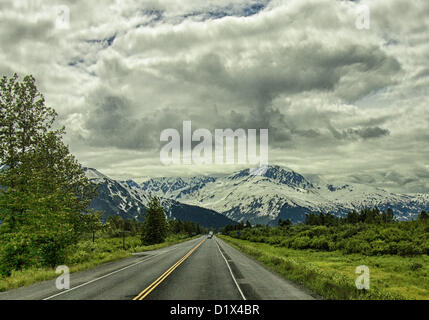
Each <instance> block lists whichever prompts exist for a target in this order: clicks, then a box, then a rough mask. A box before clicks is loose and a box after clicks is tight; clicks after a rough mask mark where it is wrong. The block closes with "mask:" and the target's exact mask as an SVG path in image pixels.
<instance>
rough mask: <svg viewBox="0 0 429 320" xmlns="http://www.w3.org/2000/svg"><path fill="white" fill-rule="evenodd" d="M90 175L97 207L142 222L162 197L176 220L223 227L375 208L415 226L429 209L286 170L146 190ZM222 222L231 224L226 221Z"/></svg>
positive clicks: (160, 183) (417, 197) (158, 184)
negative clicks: (203, 221) (150, 206)
mask: <svg viewBox="0 0 429 320" xmlns="http://www.w3.org/2000/svg"><path fill="white" fill-rule="evenodd" d="M86 172H87V176H88V177H89V178H90V179H91V181H93V182H94V183H96V184H98V185H100V188H99V190H100V191H101V194H100V195H99V197H98V198H97V199H95V200H94V202H93V205H92V206H93V207H94V208H97V209H104V210H105V211H106V212H110V213H118V214H120V215H121V216H123V217H137V218H140V217H141V214H142V213H143V212H144V211H145V204H147V202H148V200H149V199H150V197H152V196H158V197H160V199H161V202H162V204H163V206H164V207H165V209H166V212H167V215H168V216H169V217H171V218H178V216H179V215H184V214H185V213H187V214H188V213H189V212H193V214H191V215H192V217H188V218H189V219H196V217H197V216H200V215H202V216H203V217H205V218H206V217H207V215H209V214H211V215H212V218H211V219H209V218H207V219H208V220H207V221H209V220H210V221H212V220H215V221H217V222H218V224H222V223H227V222H231V221H236V222H246V221H247V220H249V221H250V222H251V223H252V224H270V225H274V224H277V221H278V219H282V220H284V219H290V220H291V221H292V222H294V223H298V222H303V221H304V219H305V215H306V214H308V213H310V212H325V213H326V212H330V213H332V214H334V215H337V216H344V215H346V214H347V213H348V212H350V211H351V210H360V209H362V208H373V207H378V208H379V209H380V210H385V209H387V208H392V209H393V212H394V214H395V216H396V217H397V219H398V220H410V219H414V218H416V217H417V216H418V214H419V213H420V212H421V211H422V210H428V209H429V195H428V194H412V195H410V194H397V193H391V192H388V191H386V190H383V189H381V188H377V187H374V186H370V185H363V184H356V183H353V184H351V183H343V184H341V183H340V184H338V183H337V184H333V183H329V182H327V181H325V180H324V179H322V178H320V177H319V176H317V175H311V176H304V175H301V174H299V173H297V172H295V171H293V170H291V169H289V168H286V167H280V166H267V167H266V168H264V170H260V172H259V173H256V174H255V172H253V171H252V170H250V169H245V170H241V171H237V172H234V173H232V174H226V175H222V176H216V177H214V176H195V177H161V178H151V179H148V180H146V181H144V182H143V183H140V184H139V183H137V182H135V181H133V180H127V181H115V180H112V179H110V178H108V177H106V176H104V175H102V174H100V173H99V172H98V171H96V170H95V169H86ZM179 212H181V213H180V214H179ZM189 214H190V213H189ZM219 216H221V217H223V218H226V219H227V220H222V221H221V220H220V217H219ZM205 218H204V219H205Z"/></svg>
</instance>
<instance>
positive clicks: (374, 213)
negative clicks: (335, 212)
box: [224, 209, 429, 256]
mask: <svg viewBox="0 0 429 320" xmlns="http://www.w3.org/2000/svg"><path fill="white" fill-rule="evenodd" d="M279 225H280V226H279V227H268V226H255V227H249V226H248V225H247V226H246V225H243V224H241V225H235V226H227V227H226V228H225V230H224V233H226V234H228V235H230V236H231V237H235V238H241V239H243V240H249V241H253V242H260V243H267V244H271V245H275V246H279V247H285V248H291V249H313V250H319V251H337V250H339V251H342V252H343V253H346V254H351V253H360V254H364V255H367V256H373V255H384V254H392V255H400V256H413V255H421V254H426V255H427V254H429V219H428V214H427V213H426V212H425V211H423V212H422V213H421V214H420V216H419V219H418V220H417V221H394V219H393V213H392V212H391V211H390V210H388V211H387V212H380V211H379V210H378V209H372V210H369V209H365V210H362V211H361V212H360V213H357V212H351V213H349V214H348V215H347V216H346V217H344V218H336V217H334V216H332V215H329V214H328V215H324V214H319V215H318V214H310V215H308V216H307V219H306V222H305V224H299V225H295V226H292V225H291V224H290V223H285V222H284V221H279Z"/></svg>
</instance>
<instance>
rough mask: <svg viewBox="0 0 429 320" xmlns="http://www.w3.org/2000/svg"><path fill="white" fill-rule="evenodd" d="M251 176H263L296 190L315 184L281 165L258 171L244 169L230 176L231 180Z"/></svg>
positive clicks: (266, 167) (262, 168)
mask: <svg viewBox="0 0 429 320" xmlns="http://www.w3.org/2000/svg"><path fill="white" fill-rule="evenodd" d="M250 176H261V177H265V178H268V179H270V180H272V181H273V182H276V183H278V184H283V185H288V186H290V187H294V188H309V187H313V184H312V183H311V182H309V181H308V180H307V179H306V178H304V176H302V175H300V174H299V173H297V172H295V171H293V170H292V169H289V168H287V167H282V166H279V165H269V166H263V167H261V168H256V169H244V170H241V171H239V172H237V173H234V174H232V175H231V176H229V179H231V180H235V179H240V178H247V177H250Z"/></svg>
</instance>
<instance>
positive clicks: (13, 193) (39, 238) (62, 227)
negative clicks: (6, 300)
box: [0, 75, 202, 277]
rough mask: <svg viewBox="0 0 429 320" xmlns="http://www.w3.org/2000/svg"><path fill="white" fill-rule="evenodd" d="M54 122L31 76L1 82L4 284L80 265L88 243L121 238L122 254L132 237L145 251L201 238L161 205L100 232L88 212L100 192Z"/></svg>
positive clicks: (0, 261)
mask: <svg viewBox="0 0 429 320" xmlns="http://www.w3.org/2000/svg"><path fill="white" fill-rule="evenodd" d="M56 117H57V114H56V112H55V110H54V109H52V108H50V107H47V106H46V105H45V100H44V97H43V95H42V94H41V93H40V92H39V91H38V89H37V88H36V84H35V79H34V78H33V77H32V76H26V77H24V78H23V80H22V81H20V80H19V78H18V76H17V75H14V76H13V77H11V78H7V77H3V78H2V79H1V80H0V167H1V168H2V169H0V277H2V276H3V277H8V276H10V275H11V274H12V273H13V272H14V271H17V270H25V269H32V268H52V267H54V266H57V265H59V264H64V263H73V262H75V261H78V260H80V258H79V257H78V256H77V257H76V252H83V251H81V250H79V246H80V245H81V244H82V241H86V239H87V237H88V236H90V238H91V239H88V240H90V241H92V243H96V236H101V237H102V238H108V237H110V238H114V237H121V238H122V241H121V242H122V247H123V249H125V246H126V242H125V240H124V238H125V237H126V236H130V235H131V236H136V235H139V236H138V238H140V245H148V244H157V243H162V242H164V241H165V240H166V239H167V237H171V236H172V235H181V236H183V235H186V236H190V235H192V234H197V233H200V232H201V231H202V230H201V228H200V227H199V226H198V225H195V224H192V223H182V222H180V221H170V222H168V221H167V220H166V218H165V215H164V211H163V209H162V207H161V206H160V204H159V201H158V200H157V199H153V200H152V201H151V203H150V205H149V208H148V210H147V213H148V214H147V217H146V221H145V222H144V223H139V222H137V221H134V220H130V221H122V220H121V218H118V217H113V218H109V220H108V221H107V223H106V224H105V225H102V223H101V213H99V212H93V211H91V210H88V207H89V204H90V202H91V200H92V199H93V198H94V197H95V195H96V192H97V191H96V187H94V186H93V185H92V184H91V183H90V181H89V180H88V179H87V177H86V176H85V174H84V171H83V169H82V166H81V165H80V164H79V162H78V161H77V160H76V159H75V157H74V156H73V155H72V154H71V153H70V151H69V149H68V147H67V146H66V145H65V144H64V142H63V140H62V136H63V135H64V133H65V129H64V127H63V128H59V129H55V128H54V123H55V120H56ZM176 238H177V237H176ZM179 238H180V237H179ZM98 242H100V241H98ZM106 243H108V242H106ZM115 243H116V242H115ZM111 249H112V250H114V249H115V248H111ZM83 254H84V255H86V256H94V255H93V254H92V253H91V254H89V253H88V252H87V253H83Z"/></svg>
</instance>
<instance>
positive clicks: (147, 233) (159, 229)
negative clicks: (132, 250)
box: [142, 197, 168, 244]
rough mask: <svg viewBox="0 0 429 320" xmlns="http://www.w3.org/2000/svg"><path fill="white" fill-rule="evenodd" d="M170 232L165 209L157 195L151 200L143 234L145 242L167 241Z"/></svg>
mask: <svg viewBox="0 0 429 320" xmlns="http://www.w3.org/2000/svg"><path fill="white" fill-rule="evenodd" d="M167 234H168V223H167V219H166V218H165V214H164V209H163V208H162V206H161V203H160V202H159V199H158V198H157V197H154V198H152V199H151V201H150V202H149V205H148V208H147V212H146V220H145V227H144V231H143V235H142V242H143V243H144V244H156V243H161V242H164V241H165V238H166V237H167Z"/></svg>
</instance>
